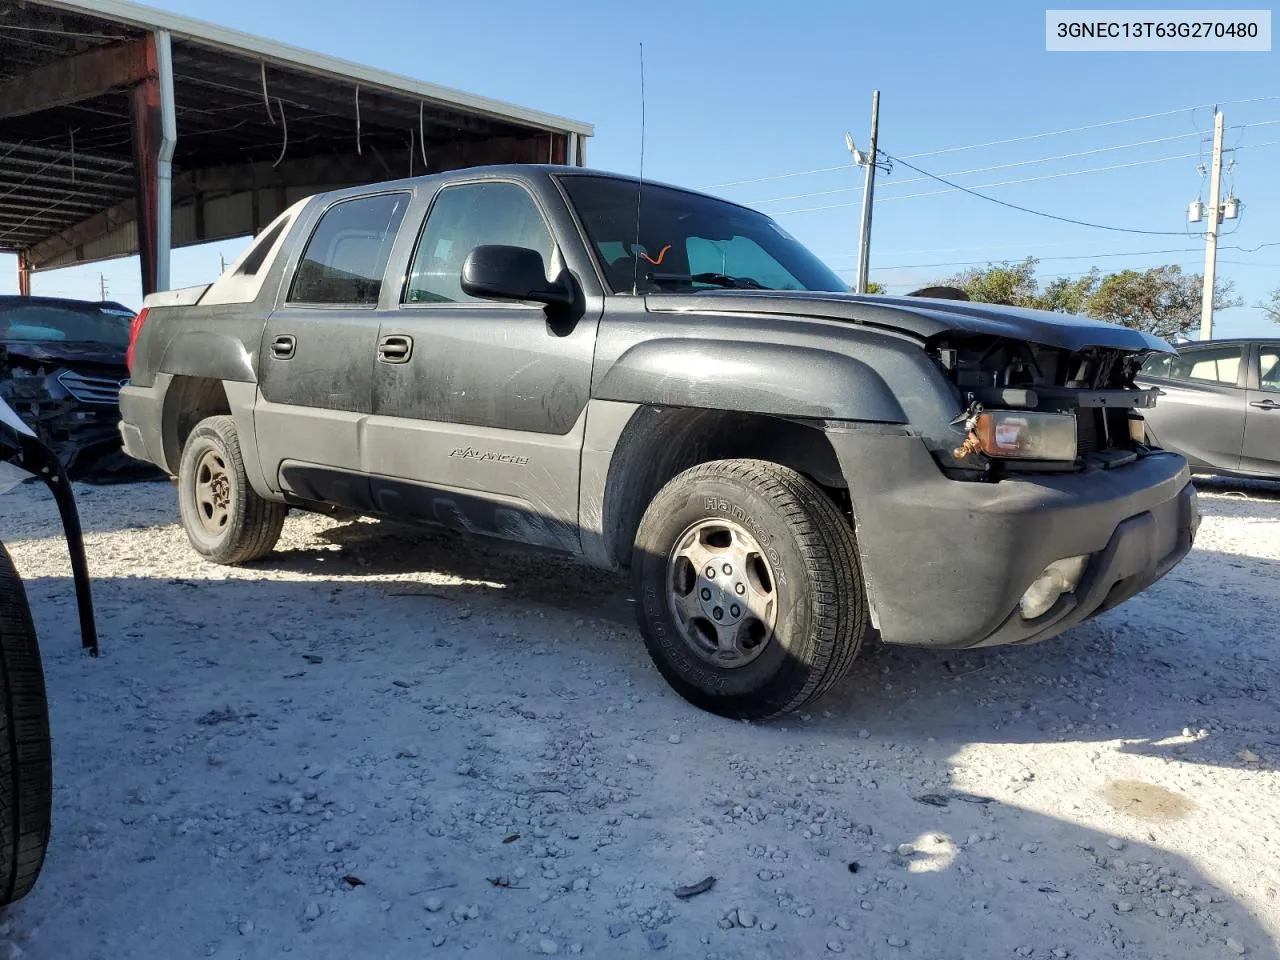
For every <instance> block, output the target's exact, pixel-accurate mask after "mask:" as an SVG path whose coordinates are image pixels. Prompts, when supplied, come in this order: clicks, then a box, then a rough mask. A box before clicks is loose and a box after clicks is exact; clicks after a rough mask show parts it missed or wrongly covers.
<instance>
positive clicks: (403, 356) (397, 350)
mask: <svg viewBox="0 0 1280 960" xmlns="http://www.w3.org/2000/svg"><path fill="white" fill-rule="evenodd" d="M412 354H413V337H406V336H404V335H403V334H399V333H393V334H392V335H391V336H389V337H383V338H382V339H381V340H379V341H378V361H379V362H380V363H406V362H408V360H409V357H410V356H412Z"/></svg>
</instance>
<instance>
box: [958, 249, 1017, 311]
mask: <svg viewBox="0 0 1280 960" xmlns="http://www.w3.org/2000/svg"><path fill="white" fill-rule="evenodd" d="M1038 262H1039V261H1037V260H1036V258H1035V257H1027V258H1026V259H1025V260H1021V261H1019V262H1017V263H989V264H987V265H986V266H985V267H973V268H970V269H968V270H966V271H964V272H963V273H958V274H956V275H954V276H952V277H948V278H947V279H946V280H943V281H942V282H941V285H942V286H948V287H959V288H960V289H961V290H963V291H964V292H965V293H967V294H968V295H969V299H970V300H974V301H976V302H978V303H999V304H1004V305H1006V306H1011V307H1036V306H1039V304H1040V284H1039V281H1038V280H1036V263H1038Z"/></svg>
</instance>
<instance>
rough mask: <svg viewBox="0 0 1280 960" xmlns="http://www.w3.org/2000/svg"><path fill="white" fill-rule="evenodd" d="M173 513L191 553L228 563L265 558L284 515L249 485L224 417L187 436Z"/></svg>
mask: <svg viewBox="0 0 1280 960" xmlns="http://www.w3.org/2000/svg"><path fill="white" fill-rule="evenodd" d="M178 509H179V512H180V513H181V514H182V525H183V526H184V527H185V528H186V531H187V539H188V540H190V541H191V545H192V546H193V547H195V549H196V552H197V553H199V554H200V555H201V556H203V557H205V558H206V559H208V560H212V561H213V562H214V563H222V564H230V565H235V564H239V563H246V562H248V561H250V560H259V559H261V558H262V557H265V556H266V555H267V554H269V553H270V552H271V551H272V549H273V548H274V547H275V545H276V541H277V540H279V539H280V531H281V530H282V529H283V527H284V518H285V516H286V514H288V512H289V508H288V506H286V505H285V504H283V503H275V502H273V501H270V500H264V499H263V498H262V497H260V496H258V494H257V492H256V491H255V490H254V489H253V487H252V486H250V485H249V478H248V476H247V474H246V473H245V469H244V458H243V457H242V455H241V453H240V435H239V434H238V433H237V432H236V422H235V420H234V419H232V418H231V417H228V416H217V417H209V418H208V419H206V420H201V421H200V422H199V423H198V424H196V428H195V429H194V430H192V431H191V436H189V437H188V438H187V442H186V445H185V446H184V447H183V449H182V462H181V463H180V464H179V465H178Z"/></svg>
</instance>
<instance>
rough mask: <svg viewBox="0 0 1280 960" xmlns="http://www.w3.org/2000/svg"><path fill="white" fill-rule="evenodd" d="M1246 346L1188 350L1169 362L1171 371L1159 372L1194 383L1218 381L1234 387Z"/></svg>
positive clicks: (1238, 377)
mask: <svg viewBox="0 0 1280 960" xmlns="http://www.w3.org/2000/svg"><path fill="white" fill-rule="evenodd" d="M1243 358H1244V348H1243V347H1242V346H1240V345H1239V344H1233V345H1231V346H1222V347H1210V348H1207V349H1204V350H1187V351H1185V352H1184V353H1183V354H1182V355H1181V356H1178V357H1173V358H1172V359H1171V360H1170V362H1169V372H1168V373H1165V374H1157V376H1165V377H1168V378H1169V379H1170V380H1188V381H1190V382H1192V383H1216V384H1219V385H1221V386H1224V387H1234V386H1235V385H1236V384H1237V383H1238V382H1239V380H1240V364H1241V362H1242V360H1243Z"/></svg>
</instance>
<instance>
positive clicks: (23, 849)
mask: <svg viewBox="0 0 1280 960" xmlns="http://www.w3.org/2000/svg"><path fill="white" fill-rule="evenodd" d="M52 809H53V758H52V751H51V748H50V743H49V705H48V701H47V700H46V698H45V689H44V668H43V666H42V664H41V662H40V648H39V646H38V645H37V643H36V631H35V626H34V624H32V622H31V608H30V606H29V605H28V603H27V592H26V589H25V588H24V587H23V585H22V578H21V577H19V576H18V571H17V570H16V569H14V566H13V561H12V560H11V559H10V558H9V553H8V551H7V550H5V548H4V545H3V544H0V906H3V905H5V904H9V903H13V902H14V901H15V900H21V899H22V898H23V897H24V896H26V895H27V893H28V892H30V890H31V888H32V886H34V885H35V882H36V878H37V877H38V876H39V875H40V869H41V867H42V866H43V865H44V856H45V850H46V848H47V847H48V845H49V824H50V820H51V817H52Z"/></svg>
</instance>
